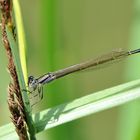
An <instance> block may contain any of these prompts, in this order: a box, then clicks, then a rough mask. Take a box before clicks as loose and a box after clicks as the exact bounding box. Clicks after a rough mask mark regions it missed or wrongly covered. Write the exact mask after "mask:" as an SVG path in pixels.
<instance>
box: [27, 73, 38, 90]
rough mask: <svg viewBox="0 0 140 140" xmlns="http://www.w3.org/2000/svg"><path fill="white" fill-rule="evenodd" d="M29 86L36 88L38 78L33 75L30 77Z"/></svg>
mask: <svg viewBox="0 0 140 140" xmlns="http://www.w3.org/2000/svg"><path fill="white" fill-rule="evenodd" d="M28 86H29V88H33V90H35V89H36V86H37V80H36V79H35V78H34V77H33V76H29V77H28Z"/></svg>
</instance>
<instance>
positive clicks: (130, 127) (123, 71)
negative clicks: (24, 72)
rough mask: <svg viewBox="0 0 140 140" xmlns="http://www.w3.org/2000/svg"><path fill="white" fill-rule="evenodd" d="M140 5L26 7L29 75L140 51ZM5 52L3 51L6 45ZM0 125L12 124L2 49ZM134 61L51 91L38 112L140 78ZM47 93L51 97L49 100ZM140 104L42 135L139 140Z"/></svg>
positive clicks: (51, 1) (51, 0)
mask: <svg viewBox="0 0 140 140" xmlns="http://www.w3.org/2000/svg"><path fill="white" fill-rule="evenodd" d="M139 3H140V2H139V0H134V1H132V0H114V1H112V0H106V1H98V0H93V1H91V0H70V1H68V0H59V1H56V0H46V1H33V0H31V1H27V0H25V1H21V7H22V12H23V19H24V24H25V32H26V39H27V44H28V58H27V60H28V71H29V75H35V76H40V75H42V74H43V73H46V72H48V71H53V70H57V69H60V68H63V67H66V66H69V65H72V64H75V63H79V62H82V61H83V60H86V59H89V58H93V57H95V56H98V55H100V54H103V53H104V52H108V51H110V50H113V49H114V48H124V49H134V48H138V47H139V46H140V45H139V44H140V43H139V33H140V32H139V31H140V27H139V25H140V23H139V22H140V20H139V19H140V13H139V10H138V9H139V8H140V4H139ZM1 46H2V45H1ZM0 50H1V51H0V56H1V59H0V73H1V76H2V77H1V78H0V83H1V84H0V89H1V94H0V95H1V96H0V111H1V113H2V114H3V117H1V119H0V124H1V125H3V124H5V123H7V122H10V119H9V116H10V115H9V113H8V107H7V101H6V87H7V85H8V83H9V78H8V73H7V72H6V71H5V69H6V61H7V59H6V57H5V52H4V49H3V48H2V47H1V49H0ZM139 58H140V56H139V55H136V56H132V57H130V58H128V59H126V60H124V61H123V62H121V63H116V64H114V65H111V66H110V67H106V68H103V69H102V68H101V69H99V70H96V71H89V72H80V73H78V74H73V75H70V76H67V77H65V78H62V79H60V80H58V81H55V82H53V83H51V84H49V85H48V86H45V91H44V93H45V95H44V100H43V101H42V102H41V103H39V105H37V106H36V109H34V112H36V111H39V110H42V109H45V108H47V107H51V106H54V105H58V104H60V103H63V102H66V101H71V100H72V99H75V98H78V97H82V96H83V95H87V94H89V93H92V92H94V91H98V90H102V89H105V88H108V87H112V86H115V85H118V84H121V83H123V82H127V81H130V80H134V79H138V78H139V77H140V73H139V67H138V61H139ZM46 93H47V94H46ZM139 105H140V104H139V102H133V103H131V104H128V105H125V106H123V107H119V108H114V109H111V110H108V111H104V112H101V113H98V114H96V115H92V116H89V117H86V118H82V119H79V120H77V121H73V122H70V123H67V124H64V125H62V126H59V127H56V128H53V129H50V130H48V131H46V132H43V133H40V134H38V138H39V139H46V137H47V138H48V139H49V140H58V139H64V140H76V139H80V140H86V139H88V140H93V139H95V140H100V139H104V140H112V139H113V140H121V139H122V140H129V139H130V140H139V137H140V136H139V133H138V132H139V125H140V119H139V118H140V117H139V116H140V113H139V111H138V110H139Z"/></svg>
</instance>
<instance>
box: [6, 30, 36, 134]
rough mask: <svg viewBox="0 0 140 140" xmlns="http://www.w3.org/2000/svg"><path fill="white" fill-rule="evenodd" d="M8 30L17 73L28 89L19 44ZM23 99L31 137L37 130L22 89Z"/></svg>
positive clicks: (22, 83)
mask: <svg viewBox="0 0 140 140" xmlns="http://www.w3.org/2000/svg"><path fill="white" fill-rule="evenodd" d="M6 31H7V36H8V39H9V42H10V46H11V50H12V54H13V58H14V64H15V66H16V71H17V75H18V80H19V84H20V88H21V89H26V85H25V80H24V77H23V72H22V68H21V63H20V58H19V55H18V54H19V53H18V47H17V44H16V43H15V40H14V39H13V36H12V34H11V32H10V31H8V28H7V30H6ZM22 99H23V102H24V106H25V108H24V110H25V113H26V114H25V115H26V118H27V124H28V128H29V134H30V137H34V135H35V130H34V126H33V121H32V116H31V115H32V114H31V107H30V103H29V99H28V95H27V92H25V91H22Z"/></svg>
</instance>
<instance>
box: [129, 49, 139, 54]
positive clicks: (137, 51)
mask: <svg viewBox="0 0 140 140" xmlns="http://www.w3.org/2000/svg"><path fill="white" fill-rule="evenodd" d="M135 53H140V49H136V50H133V51H130V52H129V54H130V55H131V54H135Z"/></svg>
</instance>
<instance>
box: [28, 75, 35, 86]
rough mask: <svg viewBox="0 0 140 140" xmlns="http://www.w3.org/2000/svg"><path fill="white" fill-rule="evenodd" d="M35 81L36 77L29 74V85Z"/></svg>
mask: <svg viewBox="0 0 140 140" xmlns="http://www.w3.org/2000/svg"><path fill="white" fill-rule="evenodd" d="M33 81H34V77H33V76H29V77H28V85H29V84H31V83H32V82H33Z"/></svg>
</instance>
